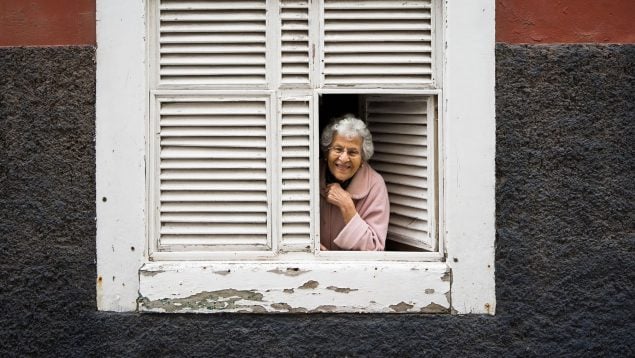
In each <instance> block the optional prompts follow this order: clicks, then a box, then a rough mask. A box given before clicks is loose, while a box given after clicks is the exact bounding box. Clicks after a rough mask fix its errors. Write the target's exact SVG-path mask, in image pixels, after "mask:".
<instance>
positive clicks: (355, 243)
mask: <svg viewBox="0 0 635 358" xmlns="http://www.w3.org/2000/svg"><path fill="white" fill-rule="evenodd" d="M324 170H325V168H324V166H323V167H322V168H320V197H321V198H320V221H321V223H320V242H321V243H322V245H324V246H325V247H326V248H327V249H329V250H367V251H370V250H375V251H381V250H383V249H384V247H385V246H386V232H387V231H388V219H389V217H390V203H389V201H388V191H387V189H386V184H385V183H384V179H383V178H382V177H381V175H379V173H377V172H376V171H375V170H374V169H373V168H371V167H370V166H369V165H368V163H364V164H363V165H362V166H361V167H360V168H359V170H358V171H357V173H355V175H354V176H353V178H352V180H351V183H350V184H349V186H348V188H346V191H348V192H349V193H350V194H351V197H352V198H353V203H354V204H355V209H356V210H357V215H355V216H354V217H353V218H352V219H351V221H349V222H348V224H345V223H344V218H343V217H342V214H341V212H340V209H339V208H338V207H337V206H335V205H332V204H331V203H329V202H328V201H326V197H325V193H326V184H325V179H324Z"/></svg>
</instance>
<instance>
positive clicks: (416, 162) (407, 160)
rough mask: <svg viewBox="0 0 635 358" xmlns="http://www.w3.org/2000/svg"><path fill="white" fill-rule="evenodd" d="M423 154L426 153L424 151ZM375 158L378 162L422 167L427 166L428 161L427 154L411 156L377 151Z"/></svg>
mask: <svg viewBox="0 0 635 358" xmlns="http://www.w3.org/2000/svg"><path fill="white" fill-rule="evenodd" d="M422 154H425V153H422ZM373 160H374V161H378V162H384V163H396V164H404V165H412V166H417V167H422V168H425V167H426V165H427V163H428V160H427V158H426V157H425V155H420V156H410V155H402V154H385V153H377V154H375V155H374V156H373Z"/></svg>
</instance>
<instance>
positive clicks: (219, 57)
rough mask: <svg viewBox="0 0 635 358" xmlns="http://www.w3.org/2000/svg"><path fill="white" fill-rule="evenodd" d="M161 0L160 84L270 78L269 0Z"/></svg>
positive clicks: (256, 81)
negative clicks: (268, 57)
mask: <svg viewBox="0 0 635 358" xmlns="http://www.w3.org/2000/svg"><path fill="white" fill-rule="evenodd" d="M158 1H159V7H158V12H159V14H158V15H159V20H158V21H157V25H156V26H155V27H156V30H155V31H158V44H157V46H158V51H159V63H158V74H159V81H160V83H161V84H170V85H221V86H227V85H230V86H231V85H264V84H265V83H266V77H267V76H266V50H267V43H266V37H267V36H266V34H267V21H266V20H267V18H266V12H267V9H266V3H267V2H266V0H218V1H204V0H191V1H181V0H158Z"/></svg>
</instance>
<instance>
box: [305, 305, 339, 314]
mask: <svg viewBox="0 0 635 358" xmlns="http://www.w3.org/2000/svg"><path fill="white" fill-rule="evenodd" d="M336 309H337V307H336V306H333V305H321V306H317V307H316V308H315V309H312V310H310V311H309V312H311V313H315V312H335V310H336Z"/></svg>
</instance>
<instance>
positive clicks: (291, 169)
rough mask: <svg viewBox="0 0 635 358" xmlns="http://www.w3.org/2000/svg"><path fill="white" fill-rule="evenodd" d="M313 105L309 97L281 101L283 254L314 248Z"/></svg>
mask: <svg viewBox="0 0 635 358" xmlns="http://www.w3.org/2000/svg"><path fill="white" fill-rule="evenodd" d="M311 102H312V101H311V97H308V96H307V97H286V96H283V97H282V98H281V100H280V116H281V118H280V131H279V133H280V155H281V160H282V162H281V180H282V183H281V184H282V185H281V195H280V200H281V205H280V209H281V220H280V224H281V228H280V235H281V239H282V243H281V244H282V245H281V250H282V251H310V250H311V249H312V248H313V240H312V235H311V233H312V228H311V209H312V189H311V187H312V183H313V182H314V179H313V177H314V175H313V173H312V171H311V157H312V146H311V140H312V135H311V133H312V128H313V126H312V123H311V118H312V117H313V116H312V115H311V113H312V106H311Z"/></svg>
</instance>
